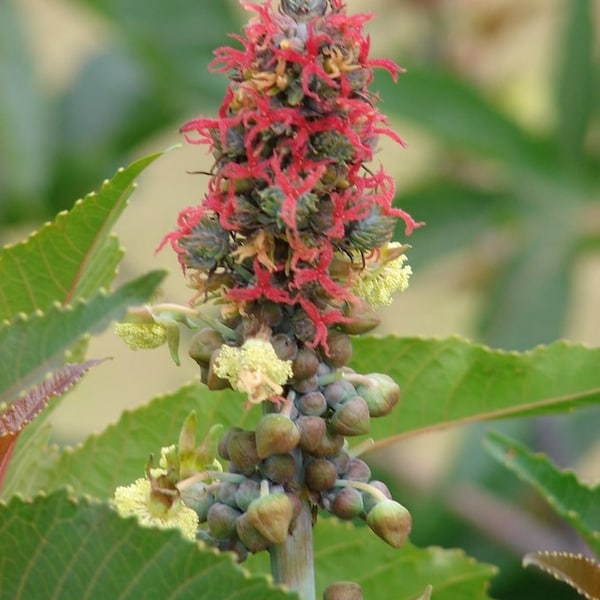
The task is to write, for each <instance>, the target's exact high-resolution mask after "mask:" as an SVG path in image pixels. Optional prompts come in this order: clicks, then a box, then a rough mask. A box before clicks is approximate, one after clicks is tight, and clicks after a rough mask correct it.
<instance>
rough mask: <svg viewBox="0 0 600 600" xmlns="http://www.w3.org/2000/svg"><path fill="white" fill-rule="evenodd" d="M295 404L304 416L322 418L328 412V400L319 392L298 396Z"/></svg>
mask: <svg viewBox="0 0 600 600" xmlns="http://www.w3.org/2000/svg"><path fill="white" fill-rule="evenodd" d="M295 404H296V407H297V408H298V411H299V412H300V414H303V415H309V416H316V417H320V416H321V415H322V414H323V413H324V412H325V411H326V410H327V400H325V396H324V395H323V394H322V393H321V392H319V391H318V390H315V391H313V392H308V394H302V395H301V396H298V397H297V398H296V400H295Z"/></svg>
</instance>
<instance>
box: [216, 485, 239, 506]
mask: <svg viewBox="0 0 600 600" xmlns="http://www.w3.org/2000/svg"><path fill="white" fill-rule="evenodd" d="M237 489H238V485H237V483H232V482H230V481H223V482H222V483H221V485H220V486H219V492H218V493H217V500H218V501H219V502H220V503H221V504H226V505H227V506H231V508H237V502H236V501H235V494H236V492H237Z"/></svg>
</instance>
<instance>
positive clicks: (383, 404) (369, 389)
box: [356, 373, 400, 417]
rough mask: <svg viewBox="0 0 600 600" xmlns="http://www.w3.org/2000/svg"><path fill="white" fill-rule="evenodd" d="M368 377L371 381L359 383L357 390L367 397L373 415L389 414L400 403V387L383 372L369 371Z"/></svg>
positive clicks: (370, 412)
mask: <svg viewBox="0 0 600 600" xmlns="http://www.w3.org/2000/svg"><path fill="white" fill-rule="evenodd" d="M366 377H368V379H369V380H370V381H371V383H369V384H360V385H358V386H357V387H356V392H357V393H358V394H360V395H361V396H362V397H363V398H364V399H365V401H366V403H367V405H368V406H369V414H370V415H371V416H372V417H383V416H385V415H387V414H389V413H390V412H391V410H392V408H394V406H396V404H398V400H399V399H400V387H399V386H398V384H397V383H396V382H395V381H394V380H393V379H392V378H391V377H389V376H388V375H385V374H383V373H369V374H368V375H367V376H366Z"/></svg>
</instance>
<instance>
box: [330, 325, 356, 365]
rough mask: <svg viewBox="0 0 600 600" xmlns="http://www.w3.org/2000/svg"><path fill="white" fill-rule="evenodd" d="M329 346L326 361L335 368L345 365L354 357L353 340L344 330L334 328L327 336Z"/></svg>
mask: <svg viewBox="0 0 600 600" xmlns="http://www.w3.org/2000/svg"><path fill="white" fill-rule="evenodd" d="M327 346H328V348H329V350H328V352H327V356H326V357H325V362H326V363H327V364H328V365H329V366H330V367H333V368H339V367H343V366H344V365H345V364H346V363H347V362H348V361H349V360H350V359H351V358H352V341H351V340H350V336H349V335H348V334H347V333H344V332H343V331H338V330H335V329H332V330H330V331H329V334H328V336H327Z"/></svg>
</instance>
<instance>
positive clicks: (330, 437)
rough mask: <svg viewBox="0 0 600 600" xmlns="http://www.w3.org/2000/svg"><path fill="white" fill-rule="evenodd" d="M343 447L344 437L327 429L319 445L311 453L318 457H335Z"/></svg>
mask: <svg viewBox="0 0 600 600" xmlns="http://www.w3.org/2000/svg"><path fill="white" fill-rule="evenodd" d="M343 445H344V436H343V435H340V434H339V433H335V432H334V431H330V430H329V428H327V430H326V431H325V435H324V436H323V437H322V438H321V441H320V442H319V445H318V446H317V447H316V448H315V449H314V450H311V451H310V453H311V454H312V455H313V456H318V457H325V456H335V455H336V454H337V453H338V452H339V451H340V450H341V449H342V446H343Z"/></svg>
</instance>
